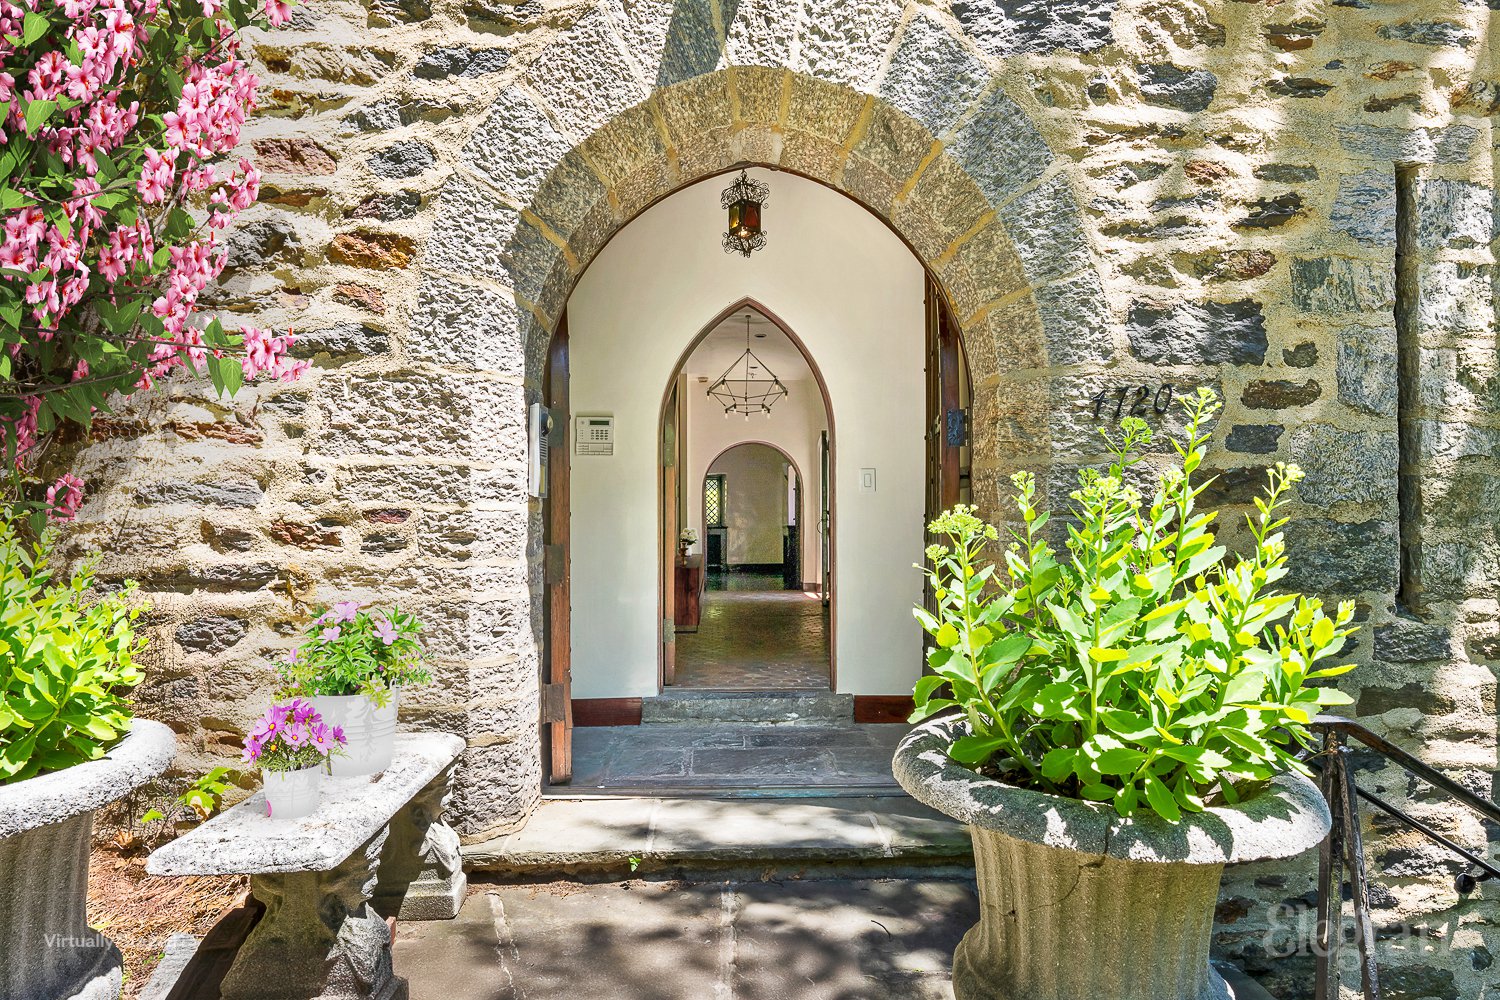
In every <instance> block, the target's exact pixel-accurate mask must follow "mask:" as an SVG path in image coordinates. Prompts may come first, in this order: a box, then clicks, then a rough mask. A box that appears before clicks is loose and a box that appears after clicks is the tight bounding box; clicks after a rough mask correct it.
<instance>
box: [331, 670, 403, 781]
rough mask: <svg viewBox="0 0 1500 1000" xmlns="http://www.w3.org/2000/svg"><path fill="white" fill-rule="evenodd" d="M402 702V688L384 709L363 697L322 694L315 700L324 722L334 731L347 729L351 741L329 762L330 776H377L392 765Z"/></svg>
mask: <svg viewBox="0 0 1500 1000" xmlns="http://www.w3.org/2000/svg"><path fill="white" fill-rule="evenodd" d="M400 701H401V689H400V688H393V689H392V690H391V696H390V699H389V700H387V701H386V703H385V706H384V707H383V708H382V707H377V706H376V704H375V703H374V702H372V701H371V700H370V699H368V698H366V697H365V696H364V695H362V694H354V695H319V696H318V697H316V698H313V699H312V703H313V707H314V708H316V709H317V710H318V714H319V715H321V716H323V721H324V722H326V723H327V724H328V726H329V727H330V728H332V727H333V726H341V727H343V730H344V738H345V739H346V740H348V741H349V742H348V743H346V744H345V745H344V753H343V754H342V755H338V756H335V757H333V758H332V760H331V761H330V762H329V773H330V774H332V775H334V776H335V777H340V778H348V777H354V776H357V775H361V774H375V773H377V772H380V771H384V770H385V769H386V768H387V767H389V766H390V764H391V752H392V749H393V745H394V743H395V739H396V709H397V705H398V703H399V702H400Z"/></svg>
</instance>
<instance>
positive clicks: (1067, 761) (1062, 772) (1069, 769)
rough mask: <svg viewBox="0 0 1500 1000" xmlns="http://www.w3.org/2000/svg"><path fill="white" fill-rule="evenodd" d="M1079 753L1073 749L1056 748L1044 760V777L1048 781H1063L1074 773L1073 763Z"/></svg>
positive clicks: (1048, 752)
mask: <svg viewBox="0 0 1500 1000" xmlns="http://www.w3.org/2000/svg"><path fill="white" fill-rule="evenodd" d="M1077 758H1078V751H1077V750H1076V749H1074V748H1073V747H1054V748H1053V749H1051V750H1049V751H1047V754H1046V756H1044V757H1043V758H1042V777H1044V778H1046V779H1047V780H1048V781H1062V780H1063V779H1064V778H1066V777H1067V776H1068V775H1070V774H1072V773H1073V762H1074V761H1075V760H1076V759H1077Z"/></svg>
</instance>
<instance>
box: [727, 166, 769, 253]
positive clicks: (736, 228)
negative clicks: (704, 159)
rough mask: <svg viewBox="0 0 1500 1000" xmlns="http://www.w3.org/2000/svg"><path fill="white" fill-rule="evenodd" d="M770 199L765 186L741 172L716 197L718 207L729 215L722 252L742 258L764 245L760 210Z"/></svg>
mask: <svg viewBox="0 0 1500 1000" xmlns="http://www.w3.org/2000/svg"><path fill="white" fill-rule="evenodd" d="M770 197H771V189H770V187H769V186H768V185H766V184H763V183H761V182H760V181H757V180H752V179H751V178H750V175H749V174H748V173H746V172H745V171H743V170H741V171H740V176H739V177H738V178H737V179H736V180H735V182H734V183H733V184H731V185H729V186H728V187H727V188H725V189H724V193H723V194H721V195H719V207H720V208H723V209H725V210H727V211H728V212H729V231H728V232H727V233H725V234H724V252H725V253H737V254H741V255H743V256H745V257H748V256H750V255H751V254H752V253H754V252H755V251H756V250H759V249H760V248H761V247H763V246H765V245H766V234H765V233H764V232H762V231H761V228H760V215H761V209H762V208H764V207H765V204H766V201H767V200H768V199H769V198H770Z"/></svg>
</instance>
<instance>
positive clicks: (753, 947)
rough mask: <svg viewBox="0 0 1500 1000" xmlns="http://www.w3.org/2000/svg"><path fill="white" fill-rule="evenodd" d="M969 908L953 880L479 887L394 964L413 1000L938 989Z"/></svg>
mask: <svg viewBox="0 0 1500 1000" xmlns="http://www.w3.org/2000/svg"><path fill="white" fill-rule="evenodd" d="M977 914H978V904H977V901H976V900H975V898H974V893H973V888H972V886H971V885H969V884H968V883H965V882H961V881H960V882H945V881H924V882H905V881H885V880H848V881H842V880H838V881H792V882H769V883H739V882H721V883H708V884H703V883H696V884H695V883H682V882H649V881H631V882H624V883H605V884H601V885H590V886H580V885H576V884H572V883H547V884H541V885H524V886H504V887H488V888H485V889H483V890H481V891H478V892H476V893H475V894H474V895H471V896H470V898H469V900H468V901H467V902H466V903H465V905H464V908H463V911H462V912H461V913H460V914H459V917H458V919H457V920H455V921H452V922H446V923H442V924H437V923H430V924H401V925H399V926H398V929H397V938H396V945H395V961H396V967H397V968H398V969H399V970H400V972H401V974H402V975H404V976H406V977H407V979H408V980H409V981H410V983H411V995H412V997H413V1000H428V998H432V1000H521V998H526V1000H554V998H555V1000H564V998H567V1000H592V998H599V1000H705V998H719V997H723V998H734V1000H835V998H838V1000H852V998H860V1000H896V998H901V1000H947V998H951V997H952V995H953V994H952V990H951V988H950V987H949V985H948V970H949V965H950V962H951V959H952V953H953V948H954V946H955V945H956V944H957V943H958V939H959V937H961V936H962V934H963V932H964V930H965V929H967V927H968V926H969V925H970V924H972V923H973V922H974V920H975V919H976V918H977Z"/></svg>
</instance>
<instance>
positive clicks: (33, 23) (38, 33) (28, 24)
mask: <svg viewBox="0 0 1500 1000" xmlns="http://www.w3.org/2000/svg"><path fill="white" fill-rule="evenodd" d="M51 28H52V22H51V21H48V20H47V18H46V17H45V16H43V15H41V14H37V13H34V12H31V11H28V12H27V13H26V19H25V20H24V21H22V22H21V44H22V45H23V46H24V45H31V44H32V43H33V42H35V41H36V40H37V39H39V38H41V37H42V36H43V35H45V34H46V33H47V32H48V31H49V30H50V29H51Z"/></svg>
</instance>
